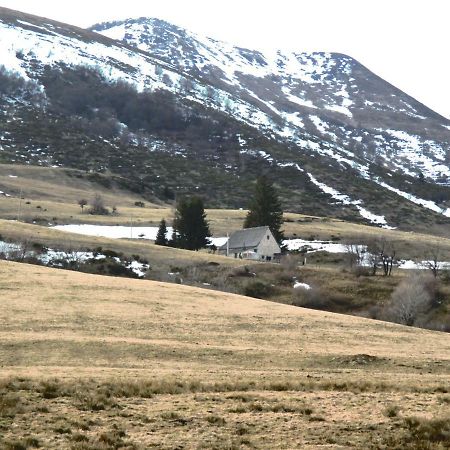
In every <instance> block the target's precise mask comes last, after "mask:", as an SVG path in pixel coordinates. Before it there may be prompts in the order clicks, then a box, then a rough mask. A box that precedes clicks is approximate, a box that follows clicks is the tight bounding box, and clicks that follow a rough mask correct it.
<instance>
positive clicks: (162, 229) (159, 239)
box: [155, 219, 168, 246]
mask: <svg viewBox="0 0 450 450" xmlns="http://www.w3.org/2000/svg"><path fill="white" fill-rule="evenodd" d="M155 244H156V245H164V246H166V245H167V244H168V241H167V224H166V221H165V219H162V220H161V222H159V228H158V233H157V234H156V240H155Z"/></svg>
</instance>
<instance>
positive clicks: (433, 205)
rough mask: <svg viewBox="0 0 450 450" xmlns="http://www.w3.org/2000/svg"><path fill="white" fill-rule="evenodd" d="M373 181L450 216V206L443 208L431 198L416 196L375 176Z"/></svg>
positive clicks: (412, 200)
mask: <svg viewBox="0 0 450 450" xmlns="http://www.w3.org/2000/svg"><path fill="white" fill-rule="evenodd" d="M373 181H375V183H377V184H379V185H380V186H383V187H384V188H386V189H388V190H390V191H392V192H395V193H396V194H398V195H400V196H401V197H403V198H406V199H407V200H409V201H411V202H413V203H415V204H416V205H420V206H423V207H424V208H427V209H430V210H431V211H434V212H437V213H438V214H443V215H444V216H446V217H450V208H441V207H440V206H438V205H436V203H435V202H433V201H431V200H424V199H423V198H419V197H416V196H415V195H413V194H409V193H408V192H404V191H401V190H400V189H397V188H394V187H392V186H390V185H388V184H387V183H385V182H384V181H381V180H380V179H378V178H374V180H373Z"/></svg>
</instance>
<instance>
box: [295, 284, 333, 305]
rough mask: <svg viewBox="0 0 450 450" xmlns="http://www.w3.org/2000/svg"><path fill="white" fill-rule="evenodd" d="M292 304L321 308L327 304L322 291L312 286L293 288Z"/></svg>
mask: <svg viewBox="0 0 450 450" xmlns="http://www.w3.org/2000/svg"><path fill="white" fill-rule="evenodd" d="M292 304H293V305H294V306H301V307H303V308H311V309H323V308H324V307H325V306H326V305H327V304H328V299H327V297H326V295H325V294H324V292H323V291H322V290H321V289H319V288H315V287H312V288H311V289H301V288H299V289H293V299H292Z"/></svg>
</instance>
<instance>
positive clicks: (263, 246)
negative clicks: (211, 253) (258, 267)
mask: <svg viewBox="0 0 450 450" xmlns="http://www.w3.org/2000/svg"><path fill="white" fill-rule="evenodd" d="M219 253H221V254H225V255H226V256H232V257H235V258H243V259H254V260H259V261H273V260H274V259H277V258H278V257H279V256H280V254H281V249H280V246H279V245H278V243H277V241H276V240H275V238H274V237H273V234H272V232H271V231H270V229H269V227H256V228H244V229H243V230H238V231H235V232H234V233H233V234H232V235H231V236H230V237H229V239H228V242H226V243H225V244H223V245H222V246H221V247H220V248H219Z"/></svg>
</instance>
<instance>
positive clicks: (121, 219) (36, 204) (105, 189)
mask: <svg viewBox="0 0 450 450" xmlns="http://www.w3.org/2000/svg"><path fill="white" fill-rule="evenodd" d="M94 175H95V174H85V173H84V172H79V171H75V170H69V169H57V168H44V167H28V166H19V165H4V164H3V165H0V190H1V191H3V192H6V193H8V194H10V195H11V197H4V196H0V219H8V220H11V219H17V218H19V219H20V221H22V222H29V223H31V222H33V221H34V222H36V223H37V224H42V225H48V224H49V223H52V224H54V223H58V224H66V223H91V224H104V225H129V224H130V223H132V224H133V226H148V225H154V226H157V225H158V223H159V221H160V220H161V219H162V218H165V219H166V220H168V222H169V223H170V222H171V220H172V218H173V215H174V208H173V205H170V204H155V203H152V202H148V201H147V200H145V199H143V198H141V197H140V196H139V195H138V194H133V193H131V192H129V191H126V190H123V189H120V187H119V186H117V185H115V184H113V185H112V186H105V185H104V184H105V179H107V177H103V176H102V175H95V176H94ZM80 176H81V178H80ZM20 194H21V195H20ZM95 194H99V195H101V196H102V198H103V199H104V202H105V205H106V206H107V207H108V208H110V209H112V207H113V206H115V207H116V208H117V210H118V214H117V215H108V216H97V215H90V214H86V212H84V213H83V212H82V210H81V208H80V207H79V206H78V201H79V200H80V199H82V198H84V199H86V200H88V201H90V200H91V199H92V198H93V197H94V195H95ZM20 196H21V197H23V198H22V199H19V197H20ZM135 202H144V204H145V206H144V207H138V206H136V205H135ZM88 207H89V206H88ZM88 207H87V208H88ZM245 215H246V211H245V210H221V209H210V210H208V211H207V216H208V220H209V222H210V228H211V231H212V233H213V234H214V235H215V236H225V235H226V233H227V232H230V231H233V230H236V229H239V228H242V225H243V222H244V218H245ZM283 228H284V230H285V235H286V237H289V238H295V237H298V238H303V239H310V238H314V239H324V240H331V239H334V240H336V241H338V242H347V241H350V242H355V241H359V242H362V241H365V240H368V239H373V238H376V237H386V238H388V239H392V240H393V241H395V242H396V246H397V248H398V251H397V254H398V256H399V258H403V259H407V258H416V257H417V258H424V257H425V258H426V257H427V251H428V249H429V248H430V247H431V246H436V245H439V246H440V247H441V254H442V258H448V260H450V230H447V232H445V233H444V235H443V236H442V237H437V236H434V235H432V234H424V233H413V232H405V231H397V230H393V231H392V230H383V229H380V228H377V227H372V226H365V225H360V224H354V223H350V222H345V221H341V220H337V219H330V218H324V217H314V216H306V215H301V214H293V213H289V212H286V213H285V223H284V226H283ZM431 231H432V230H430V233H431ZM0 233H2V231H1V230H0Z"/></svg>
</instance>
